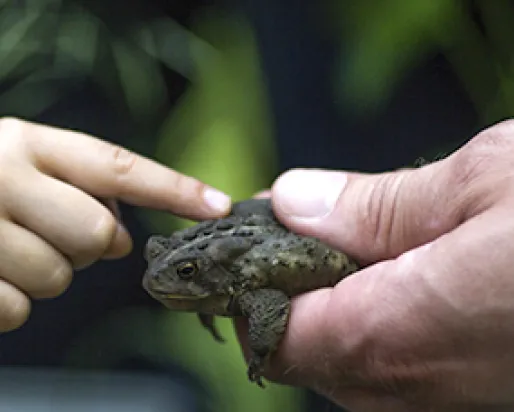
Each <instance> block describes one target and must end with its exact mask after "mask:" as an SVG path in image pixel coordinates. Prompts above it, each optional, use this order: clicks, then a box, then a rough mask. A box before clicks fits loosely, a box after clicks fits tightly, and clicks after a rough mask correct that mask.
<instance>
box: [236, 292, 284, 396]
mask: <svg viewBox="0 0 514 412" xmlns="http://www.w3.org/2000/svg"><path fill="white" fill-rule="evenodd" d="M238 303H239V306H240V308H241V312H242V313H243V315H244V316H246V317H248V323H249V327H248V344H249V347H250V350H251V356H250V360H249V364H248V379H250V381H251V382H256V383H257V384H258V385H259V386H261V387H264V385H263V383H262V372H263V368H264V366H265V364H266V362H267V361H268V359H269V356H270V355H271V354H272V353H273V352H274V351H275V349H276V348H277V346H278V344H279V343H280V341H281V340H282V337H283V335H284V332H285V330H286V326H287V320H288V318H289V308H290V301H289V298H288V297H287V295H286V294H285V293H284V292H282V291H280V290H276V289H258V290H253V291H249V292H246V293H244V294H243V295H241V297H240V298H239V300H238Z"/></svg>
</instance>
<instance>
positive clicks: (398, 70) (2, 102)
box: [0, 0, 514, 412]
mask: <svg viewBox="0 0 514 412" xmlns="http://www.w3.org/2000/svg"><path fill="white" fill-rule="evenodd" d="M513 22H514V7H513V4H512V2H510V1H489V2H486V1H456V0H418V1H408V0H386V1H382V2H375V1H371V0H362V1H360V2H346V1H342V0H339V1H336V0H332V1H330V0H325V1H320V2H298V3H296V4H289V3H287V2H285V1H275V2H271V1H260V2H259V1H251V0H245V1H224V2H221V1H219V2H202V1H194V2H186V1H184V2H180V1H174V2H171V1H154V2H143V1H134V2H131V3H125V2H121V1H85V0H83V1H79V0H73V1H72V0H67V1H65V0H37V1H36V0H33V1H25V2H14V1H13V2H9V1H2V2H0V32H1V33H2V35H1V37H0V60H1V61H2V65H0V113H1V114H2V115H3V116H7V115H9V116H18V117H22V118H25V119H29V120H34V121H41V122H46V123H49V124H54V125H57V126H61V127H70V128H74V129H80V130H83V131H85V132H89V133H93V134H96V135H99V136H100V137H102V138H105V139H107V140H112V141H114V142H117V143H120V144H123V145H124V146H127V147H129V148H131V149H133V150H135V151H137V152H139V153H142V154H145V155H147V156H149V157H151V158H154V159H157V160H159V161H160V162H162V163H164V164H166V165H168V166H170V167H172V168H174V169H176V170H179V171H180V172H182V173H185V174H189V175H191V176H194V177H196V178H199V179H201V180H203V181H205V182H207V183H209V184H210V185H212V186H215V187H218V188H220V189H222V190H224V191H226V192H227V193H229V194H230V195H231V196H232V197H233V198H234V199H244V198H247V197H250V196H251V195H252V194H253V193H255V192H256V191H258V190H261V189H263V188H266V187H269V185H270V184H271V182H272V181H273V179H274V178H275V177H276V176H277V175H278V174H279V173H280V172H281V171H283V170H285V169H287V168H289V167H298V166H310V167H334V168H351V169H359V170H366V171H371V172H373V171H380V170H387V169H391V168H395V167H401V166H402V165H407V164H411V163H412V162H413V161H414V160H415V159H416V158H417V157H418V156H421V155H423V156H427V157H431V156H434V155H435V154H437V153H439V152H441V151H448V150H452V149H454V148H456V147H458V146H459V145H460V144H462V142H464V141H465V140H466V139H468V138H470V137H471V136H472V135H473V133H475V132H476V131H477V130H479V129H480V128H482V127H484V126H485V125H488V124H491V123H493V122H496V121H498V120H500V119H503V118H506V117H509V116H510V114H511V113H512V109H513V105H514V76H513V73H512V71H513V68H514V65H513V62H514V60H513V51H512V47H511V45H510V43H511V39H512V37H513V36H512V34H513V33H512V32H513V31H514V25H513ZM91 90H94V96H95V97H91V96H89V95H88V94H87V93H86V91H91ZM370 147H372V148H373V150H370ZM124 210H125V209H124ZM125 213H127V214H128V216H129V217H130V219H132V220H131V222H132V221H133V222H134V223H132V227H131V229H132V230H133V233H134V236H135V239H136V242H135V245H136V247H135V250H134V253H133V255H134V254H135V255H138V256H134V257H133V259H136V260H137V264H135V265H134V266H130V265H129V266H128V267H126V266H123V267H121V266H120V267H117V266H115V264H111V263H105V262H104V263H101V264H100V269H91V271H90V272H89V274H88V276H89V275H90V276H89V279H88V276H86V275H85V274H82V276H80V277H81V279H80V280H78V281H77V282H78V285H77V286H75V285H74V286H73V287H72V288H71V289H72V290H71V291H69V292H67V294H66V296H64V297H63V298H59V299H57V300H56V301H55V302H53V303H51V302H44V303H41V304H40V305H41V308H40V310H41V313H43V314H42V315H37V314H36V315H34V316H33V317H32V318H31V321H30V322H29V324H28V325H27V326H26V327H24V328H23V330H21V331H20V332H14V333H13V334H12V337H6V341H4V345H5V346H4V349H5V350H4V352H3V353H4V354H3V358H2V361H3V363H4V364H20V365H21V364H23V365H25V366H31V365H36V364H38V365H58V366H59V367H68V368H100V369H102V368H109V367H110V366H112V365H113V364H116V363H117V362H118V361H119V359H120V358H122V357H124V356H127V354H129V355H133V354H138V355H140V356H143V357H145V358H147V359H152V360H153V361H155V362H156V363H159V362H172V363H173V364H176V365H180V367H183V368H184V369H186V370H188V371H190V372H191V373H193V374H194V376H196V377H197V378H198V379H199V380H201V381H202V382H203V384H204V385H205V386H206V387H208V388H209V390H210V391H212V393H213V394H214V397H213V398H212V399H213V401H212V404H211V405H210V407H211V409H210V410H215V411H226V410H235V411H242V410H246V411H256V412H257V411H271V412H273V411H277V412H278V411H284V410H285V411H297V410H308V409H309V408H310V409H312V410H315V408H317V407H319V405H321V403H320V402H321V400H319V399H316V398H315V397H314V395H312V394H306V393H305V392H303V391H299V390H294V389H291V388H285V387H280V386H275V385H269V388H268V389H267V390H265V391H262V390H261V389H259V388H256V387H254V386H252V385H251V384H249V383H248V382H247V381H246V379H245V365H244V362H243V360H242V357H241V354H240V350H239V347H238V345H237V342H236V339H235V336H234V332H233V330H232V327H231V323H230V322H229V321H227V320H224V321H222V322H220V324H221V330H222V332H223V334H224V335H225V336H226V337H227V339H228V342H227V344H225V345H218V344H216V343H214V342H211V340H210V339H209V338H208V336H207V335H206V332H205V331H204V330H203V329H202V328H201V326H200V325H199V324H198V323H197V322H196V319H195V317H194V315H188V314H175V313H171V312H168V311H165V310H164V309H162V308H160V307H158V306H157V305H153V302H149V301H148V300H145V299H146V297H142V293H143V292H142V291H141V290H140V287H139V282H140V277H141V275H142V271H141V270H143V266H142V265H143V263H142V262H141V259H140V256H139V255H140V254H141V249H142V246H143V245H144V241H145V239H146V237H147V236H148V235H149V234H150V233H157V232H158V233H163V234H167V233H170V232H172V231H173V230H176V229H178V228H181V227H184V226H185V225H188V224H191V222H186V221H183V220H179V219H176V218H174V217H172V216H170V215H168V214H165V213H162V212H155V211H151V210H133V209H130V208H129V209H126V212H125ZM102 265H103V266H102ZM113 265H114V266H113ZM95 270H98V271H100V272H101V271H102V270H103V272H101V274H95V273H97V272H95ZM100 272H98V273H100ZM112 272H116V273H118V272H120V273H121V272H124V273H123V276H126V277H128V278H130V279H131V280H130V282H129V283H128V284H127V285H128V286H126V287H125V289H123V291H124V296H125V297H126V300H123V299H121V298H120V297H119V296H115V295H117V294H118V293H119V290H115V289H113V288H111V286H109V284H108V282H109V281H106V280H105V277H104V276H106V275H105V273H112ZM127 272H128V273H127ZM95 276H96V277H95ZM120 279H121V277H119V278H116V282H123V281H122V280H120ZM105 282H107V284H106V283H105ZM85 291H87V296H88V299H86V298H84V296H85V294H86V292H85ZM102 294H103V295H102ZM91 295H93V297H95V296H103V297H102V298H99V299H97V300H96V299H92V298H91ZM118 299H120V300H118ZM113 302H117V303H116V304H113ZM38 305H39V304H38ZM59 305H62V306H59ZM66 305H68V306H66ZM95 305H96V309H95V310H93V311H94V312H95V316H90V317H87V321H84V322H82V318H81V316H85V315H83V314H84V313H86V312H87V313H91V311H92V309H91V306H93V307H94V306H95ZM64 307H69V308H71V309H70V312H69V316H68V317H67V318H66V319H67V320H66V322H68V323H66V322H64V326H63V328H64V329H66V328H67V330H69V331H71V330H73V333H72V332H69V333H66V332H63V331H62V328H61V330H59V331H58V332H55V334H53V335H52V333H53V332H52V331H51V330H49V329H48V328H47V327H46V326H45V327H44V326H41V325H48V324H49V323H51V322H52V321H54V320H55V316H56V313H59V312H61V310H60V309H59V308H64ZM38 308H39V307H38V306H37V305H36V307H35V309H38ZM102 308H104V309H105V310H103V309H102ZM35 312H36V310H35ZM38 313H39V312H38ZM81 314H82V315H81ZM38 316H39V317H38ZM84 319H85V318H84ZM68 324H69V325H70V326H69V327H67V326H66V325H68ZM79 326H80V327H79ZM45 331H46V332H45ZM49 335H52V338H49ZM28 340H30V342H31V345H33V346H30V345H29V346H27V341H28ZM9 345H10V346H9ZM55 345H57V346H58V347H59V348H60V349H58V350H57V349H56V346H55ZM59 345H60V346H59ZM36 346H37V348H36ZM13 348H16V350H15V349H13ZM41 348H45V349H41ZM0 349H1V348H0ZM24 351H25V352H24ZM56 352H58V353H59V356H56V355H55V353H56ZM27 353H30V354H31V355H27ZM31 356H32V357H31ZM19 359H23V360H19ZM309 396H310V397H309ZM313 397H314V398H313ZM315 405H318V406H315ZM334 410H335V409H334Z"/></svg>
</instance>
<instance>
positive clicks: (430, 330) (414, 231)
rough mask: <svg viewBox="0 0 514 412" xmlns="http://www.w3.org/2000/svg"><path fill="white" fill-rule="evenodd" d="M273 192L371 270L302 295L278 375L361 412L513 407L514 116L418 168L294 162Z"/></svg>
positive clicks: (282, 211) (292, 217)
mask: <svg viewBox="0 0 514 412" xmlns="http://www.w3.org/2000/svg"><path fill="white" fill-rule="evenodd" d="M272 201H273V205H274V210H275V212H276V213H277V215H278V217H279V219H280V220H281V221H282V222H283V223H284V224H285V225H287V226H288V227H289V228H291V229H292V230H294V231H296V232H299V233H302V234H305V235H312V236H316V237H318V238H320V239H322V240H324V241H325V242H327V243H329V244H330V245H332V246H334V247H336V248H338V249H340V250H344V251H346V252H348V253H349V254H350V255H353V256H355V257H356V258H357V259H358V260H359V261H360V262H362V263H364V264H367V265H369V266H367V267H366V268H365V269H363V270H362V271H360V272H358V273H357V274H355V275H353V276H350V277H348V278H346V279H344V280H343V281H341V282H340V283H339V284H338V285H337V286H336V287H334V288H327V289H321V290H317V291H314V292H311V293H307V294H305V295H302V296H300V297H298V298H296V299H294V300H293V306H292V311H291V318H290V322H289V326H288V329H287V332H286V336H285V339H284V340H283V342H282V344H281V346H280V348H279V350H278V352H277V353H276V355H275V356H274V357H272V359H271V366H270V370H268V371H267V376H268V377H269V378H270V379H272V380H275V381H278V382H283V383H289V384H295V385H301V386H306V387H309V388H312V389H314V390H315V391H317V392H319V393H321V394H323V395H325V396H327V397H328V398H331V399H332V400H334V401H335V402H337V403H339V404H341V405H344V406H346V407H348V408H349V409H350V410H352V411H356V412H361V411H370V412H376V411H381V412H389V411H395V412H401V411H409V412H410V411H452V412H457V411H504V410H505V411H506V410H509V411H510V410H514V270H513V267H514V241H513V239H514V122H512V121H509V122H504V123H501V124H498V125H496V126H494V127H492V128H490V129H487V130H485V131H483V132H482V133H480V134H479V135H477V136H476V137H475V138H473V139H472V140H471V141H470V142H469V143H468V144H467V145H465V146H464V147H463V148H461V149H460V150H458V151H457V152H455V153H454V154H453V155H451V156H449V157H448V158H446V159H444V160H442V161H439V162H436V163H433V164H430V165H428V166H425V167H422V168H420V169H412V170H407V169H405V170H399V171H396V172H392V173H382V174H375V175H369V174H360V173H344V172H335V171H320V170H293V171H289V172H287V173H285V174H284V175H282V176H281V177H280V178H279V179H278V180H277V181H276V182H275V184H274V186H273V188H272ZM241 336H242V340H243V341H244V337H243V334H241Z"/></svg>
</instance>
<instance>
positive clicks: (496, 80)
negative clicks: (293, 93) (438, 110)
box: [329, 0, 514, 123]
mask: <svg viewBox="0 0 514 412" xmlns="http://www.w3.org/2000/svg"><path fill="white" fill-rule="evenodd" d="M329 5H330V7H329V9H330V10H331V12H332V17H331V20H332V25H333V27H334V28H335V30H336V32H339V33H341V34H342V36H341V38H344V39H345V41H342V42H341V49H342V52H341V56H344V59H341V61H340V64H339V66H338V67H337V68H336V69H335V77H336V79H337V80H336V82H335V84H336V85H337V87H335V90H336V93H337V94H338V95H339V96H340V99H339V100H340V101H342V102H343V110H351V111H356V112H359V113H361V114H369V113H371V112H373V111H377V110H380V109H381V108H383V107H384V105H387V103H388V101H389V100H390V99H391V98H392V96H393V95H394V93H395V91H396V90H397V88H398V87H399V86H400V85H401V82H402V81H403V80H404V79H405V77H407V76H408V74H409V73H410V72H411V71H412V70H413V69H414V68H416V66H419V65H421V64H423V63H425V62H427V61H428V60H430V59H432V58H433V57H434V56H436V55H443V56H444V57H445V58H446V59H447V60H448V61H449V62H450V64H451V66H452V68H453V70H454V71H455V74H456V76H457V78H458V79H459V80H460V81H461V83H462V85H463V87H464V89H465V90H466V92H467V93H468V95H469V97H470V99H471V101H472V102H473V104H474V106H475V108H476V110H477V113H478V114H479V116H480V117H481V119H482V122H484V123H491V122H493V121H497V120H498V119H502V118H505V117H507V116H510V115H512V113H513V112H514V86H513V85H514V50H513V48H512V47H511V44H510V43H511V39H512V38H513V35H514V26H513V24H512V23H513V22H514V6H513V4H512V2H510V1H476V2H473V1H467V0H418V1H407V0H388V1H383V2H378V3H377V2H374V1H372V0H363V1H359V2H352V3H350V2H346V1H343V0H332V1H330V3H329ZM334 16H336V17H334Z"/></svg>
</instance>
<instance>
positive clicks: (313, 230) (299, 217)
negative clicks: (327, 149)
mask: <svg viewBox="0 0 514 412" xmlns="http://www.w3.org/2000/svg"><path fill="white" fill-rule="evenodd" d="M496 127H498V126H496ZM501 127H503V128H507V129H508V130H509V131H510V133H512V132H514V123H509V124H508V125H502V126H501ZM495 130H496V129H494V130H493V129H492V130H486V131H484V132H483V133H482V134H481V135H479V136H477V137H475V138H474V139H473V140H472V141H471V142H470V143H468V144H467V145H466V146H464V147H463V148H462V149H460V150H459V151H457V152H456V153H454V154H453V155H451V156H449V157H448V158H446V159H443V160H440V161H438V162H434V163H432V164H429V165H427V166H424V167H422V168H419V169H410V170H409V169H403V170H398V171H394V172H390V173H381V174H364V173H352V172H338V171H323V170H315V169H297V170H292V171H289V172H286V173H285V174H283V175H282V176H280V177H279V178H278V179H277V181H276V182H275V184H274V185H273V188H272V201H273V207H274V211H275V213H276V214H277V216H278V218H279V219H280V220H281V221H282V223H284V224H285V225H286V226H288V227H290V228H291V229H293V230H294V231H297V232H300V233H302V234H306V235H311V236H316V237H318V238H320V239H322V240H324V241H326V242H327V243H329V244H331V245H333V246H335V247H336V248H338V249H340V250H344V251H346V252H348V253H349V254H352V255H353V256H354V257H356V258H357V259H358V260H359V261H361V262H362V263H369V262H376V261H379V260H383V259H388V258H392V257H395V256H398V255H399V254H400V253H402V252H404V251H406V250H409V249H411V248H414V247H416V246H419V245H422V244H424V243H427V242H430V241H432V240H434V239H436V238H437V237H438V236H440V235H442V234H444V233H446V232H448V231H450V230H452V229H453V228H455V227H457V226H458V225H459V224H460V223H461V222H463V221H465V220H466V219H468V218H470V217H472V216H474V215H476V214H478V213H480V212H481V211H483V210H485V209H487V208H488V207H490V206H491V205H492V204H493V203H494V202H495V201H496V200H497V199H498V198H499V197H501V196H505V195H506V194H508V193H510V191H509V190H504V189H506V188H507V186H508V185H510V184H511V183H512V177H511V176H510V174H506V173H505V170H508V169H510V168H511V166H514V160H510V162H511V163H513V164H512V165H509V166H508V168H507V169H506V168H505V165H503V164H502V162H501V161H500V159H498V156H497V153H498V148H499V146H500V145H502V144H503V145H504V146H507V147H506V148H503V150H504V152H505V151H507V150H508V145H510V151H511V152H513V154H514V147H513V145H512V144H511V143H510V142H511V140H512V139H504V138H502V137H500V138H491V135H495V133H497V131H495ZM512 157H513V156H504V158H506V159H512ZM501 168H503V172H502V169H501ZM491 187H493V188H494V190H484V189H485V188H491Z"/></svg>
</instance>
